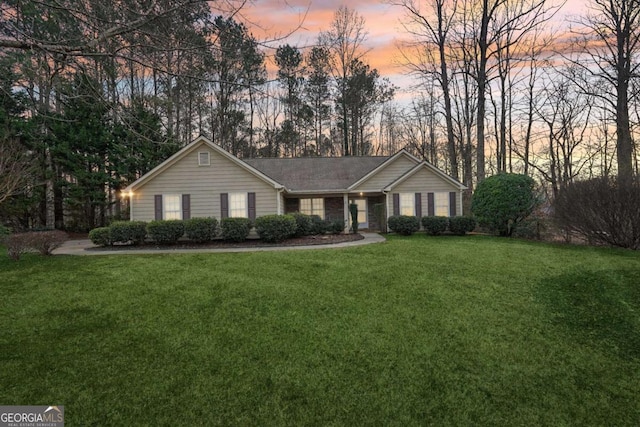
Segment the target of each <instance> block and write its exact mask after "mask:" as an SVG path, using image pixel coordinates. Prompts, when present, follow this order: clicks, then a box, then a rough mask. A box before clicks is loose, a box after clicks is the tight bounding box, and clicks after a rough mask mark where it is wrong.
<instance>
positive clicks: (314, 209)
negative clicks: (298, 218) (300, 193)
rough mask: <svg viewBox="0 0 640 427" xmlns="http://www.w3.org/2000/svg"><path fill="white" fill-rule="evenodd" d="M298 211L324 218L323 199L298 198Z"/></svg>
mask: <svg viewBox="0 0 640 427" xmlns="http://www.w3.org/2000/svg"><path fill="white" fill-rule="evenodd" d="M300 213H303V214H305V215H318V216H319V217H320V218H322V219H324V199H300Z"/></svg>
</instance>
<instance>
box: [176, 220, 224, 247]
mask: <svg viewBox="0 0 640 427" xmlns="http://www.w3.org/2000/svg"><path fill="white" fill-rule="evenodd" d="M184 232H185V234H186V235H187V237H188V238H189V239H190V240H193V241H194V242H198V243H204V242H208V241H210V240H213V239H214V238H215V237H216V234H217V232H218V220H217V219H215V218H191V219H188V220H186V221H184Z"/></svg>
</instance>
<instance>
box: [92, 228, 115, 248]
mask: <svg viewBox="0 0 640 427" xmlns="http://www.w3.org/2000/svg"><path fill="white" fill-rule="evenodd" d="M89 240H91V243H93V244H94V245H98V246H109V245H111V228H109V227H98V228H94V229H93V230H91V231H90V232H89Z"/></svg>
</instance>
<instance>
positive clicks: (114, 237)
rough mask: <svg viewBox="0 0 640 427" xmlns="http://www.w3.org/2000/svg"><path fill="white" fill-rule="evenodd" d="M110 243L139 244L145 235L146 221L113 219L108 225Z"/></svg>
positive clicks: (142, 241)
mask: <svg viewBox="0 0 640 427" xmlns="http://www.w3.org/2000/svg"><path fill="white" fill-rule="evenodd" d="M109 228H110V230H111V243H130V242H131V243H133V244H134V245H140V244H142V243H144V239H145V238H146V237H147V223H146V222H144V221H115V222H113V223H111V225H110V226H109Z"/></svg>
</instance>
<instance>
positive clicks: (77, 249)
mask: <svg viewBox="0 0 640 427" xmlns="http://www.w3.org/2000/svg"><path fill="white" fill-rule="evenodd" d="M360 234H362V236H363V237H364V239H361V240H356V241H353V242H343V243H335V244H327V245H308V246H264V247H247V248H197V249H181V248H176V249H118V250H108V249H106V250H103V251H101V250H91V251H88V250H86V249H89V248H97V246H96V245H94V244H93V243H91V241H90V240H88V239H83V240H68V241H66V242H65V243H64V244H63V245H62V246H60V247H59V248H58V249H56V250H54V251H53V254H54V255H126V254H198V253H224V252H268V251H300V250H309V249H333V248H350V247H354V246H362V245H369V244H372V243H381V242H384V241H385V238H384V237H382V236H381V235H379V234H376V233H360Z"/></svg>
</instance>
